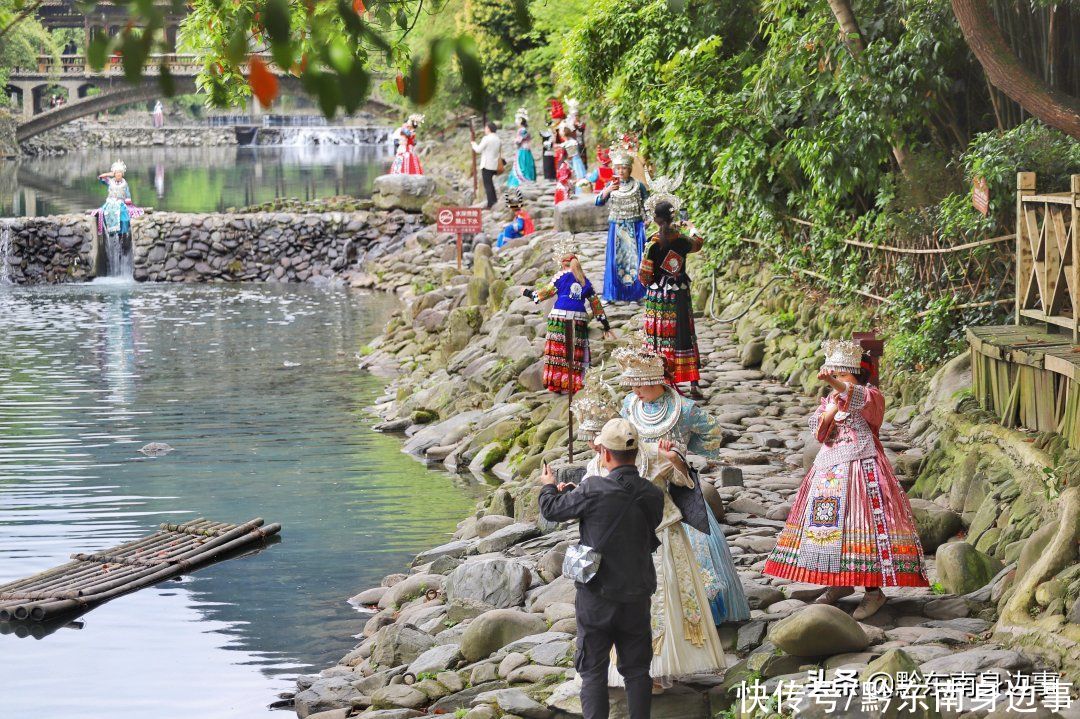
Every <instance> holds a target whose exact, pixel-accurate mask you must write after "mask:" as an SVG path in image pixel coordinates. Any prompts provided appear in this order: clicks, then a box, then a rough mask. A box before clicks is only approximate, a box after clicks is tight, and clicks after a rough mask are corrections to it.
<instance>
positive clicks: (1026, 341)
mask: <svg viewBox="0 0 1080 719" xmlns="http://www.w3.org/2000/svg"><path fill="white" fill-rule="evenodd" d="M1035 179H1036V178H1035V174H1034V173H1031V172H1021V173H1019V174H1018V175H1017V176H1016V243H1015V248H1016V252H1015V269H1014V272H1015V275H1016V294H1015V298H1014V303H1015V308H1016V311H1015V323H1014V324H1012V325H1008V326H999V327H970V328H968V344H969V345H970V346H971V363H972V391H973V393H974V396H975V398H976V399H978V400H979V403H980V404H981V405H982V407H983V408H984V409H987V410H990V411H992V412H993V413H994V414H995V415H996V416H997V417H998V420H999V422H1000V423H1001V424H1002V425H1004V426H1005V427H1019V428H1023V429H1028V430H1034V431H1038V432H1054V433H1057V434H1060V435H1061V436H1063V437H1064V438H1065V440H1066V442H1067V443H1068V445H1069V446H1070V447H1072V448H1073V449H1080V353H1078V351H1077V350H1078V349H1080V348H1078V346H1077V343H1078V342H1080V337H1078V329H1080V327H1078V322H1080V318H1078V315H1080V309H1078V308H1080V278H1078V272H1080V245H1078V244H1077V240H1078V239H1080V238H1078V237H1077V233H1078V232H1080V230H1078V229H1077V228H1078V227H1080V222H1078V213H1080V175H1073V176H1072V178H1071V182H1070V188H1069V191H1068V192H1052V193H1042V194H1039V193H1038V192H1037V191H1036V186H1035Z"/></svg>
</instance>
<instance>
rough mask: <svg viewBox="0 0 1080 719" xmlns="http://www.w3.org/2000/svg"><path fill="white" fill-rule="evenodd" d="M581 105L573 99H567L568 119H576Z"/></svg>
mask: <svg viewBox="0 0 1080 719" xmlns="http://www.w3.org/2000/svg"><path fill="white" fill-rule="evenodd" d="M580 105H581V103H579V102H578V101H577V100H575V99H574V98H572V97H568V98H566V114H567V116H568V117H574V116H576V115H577V114H578V107H579V106H580Z"/></svg>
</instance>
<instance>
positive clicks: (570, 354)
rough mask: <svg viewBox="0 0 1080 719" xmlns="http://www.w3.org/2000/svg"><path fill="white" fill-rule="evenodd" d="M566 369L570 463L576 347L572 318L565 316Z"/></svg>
mask: <svg viewBox="0 0 1080 719" xmlns="http://www.w3.org/2000/svg"><path fill="white" fill-rule="evenodd" d="M565 337H566V369H567V370H568V371H569V374H570V390H569V392H567V394H566V421H567V429H568V432H567V435H566V453H567V458H568V459H569V461H570V463H571V464H572V463H573V462H574V381H575V379H576V378H577V371H576V370H575V367H574V360H576V359H577V349H576V348H575V347H574V343H575V337H574V319H573V318H572V317H571V318H567V320H566V333H565Z"/></svg>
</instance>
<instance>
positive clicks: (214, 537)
mask: <svg viewBox="0 0 1080 719" xmlns="http://www.w3.org/2000/svg"><path fill="white" fill-rule="evenodd" d="M280 531H281V525H280V524H269V525H266V526H263V520H262V519H261V518H256V519H253V520H251V521H250V522H245V523H244V524H226V523H223V522H211V521H209V520H206V519H202V518H199V519H193V520H191V521H189V522H184V523H183V524H162V525H160V529H159V530H158V531H157V532H154V533H153V534H152V535H150V536H149V537H143V538H142V539H136V540H133V541H130V542H127V543H125V544H121V545H119V546H116V547H112V548H111V549H106V550H103V551H100V552H95V553H93V554H72V555H71V559H72V561H70V562H68V563H67V564H63V565H61V566H59V567H54V568H53V569H49V570H46V571H44V572H41V573H39V574H35V575H33V576H32V577H27V578H25V579H19V580H16V581H14V582H9V583H8V584H4V585H0V622H11V621H16V622H23V621H33V622H42V621H46V620H49V619H53V618H55V617H57V616H60V615H66V614H70V613H74V612H79V611H84V610H86V609H87V608H90V607H91V606H93V605H96V604H100V603H101V602H105V601H108V600H110V599H114V598H115V597H118V596H120V595H122V594H127V593H128V592H132V591H135V590H136V589H142V588H144V587H149V586H151V585H153V584H157V583H158V582H161V581H164V580H166V579H170V578H172V577H175V576H177V575H179V574H184V573H186V572H188V571H191V570H193V569H196V568H197V567H200V566H203V565H206V564H209V563H211V562H213V561H215V560H217V559H222V558H225V556H226V555H228V554H230V553H232V552H236V551H237V550H242V549H246V548H249V547H251V546H253V545H255V544H257V543H262V542H264V541H265V540H266V539H267V538H268V537H271V536H273V535H275V534H277V533H278V532H280Z"/></svg>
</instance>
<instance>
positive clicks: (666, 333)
mask: <svg viewBox="0 0 1080 719" xmlns="http://www.w3.org/2000/svg"><path fill="white" fill-rule="evenodd" d="M678 186H679V181H678V180H672V179H670V178H667V177H657V178H656V179H654V180H652V181H651V182H650V183H649V191H650V195H649V199H648V200H646V201H645V210H646V212H647V214H648V215H650V216H651V219H652V221H653V222H654V223H656V228H657V230H656V232H655V233H654V234H653V235H652V236H651V237H650V238H649V241H648V243H647V244H646V245H645V251H644V254H643V256H642V259H641V268H640V270H639V271H638V279H639V280H640V281H641V284H642V285H644V287H645V334H646V335H648V342H649V345H650V346H651V347H652V348H653V349H654V350H656V351H657V352H659V353H660V354H662V355H663V356H664V364H665V365H666V366H667V372H668V378H669V380H670V381H671V382H672V384H674V385H675V386H678V385H680V384H683V383H685V382H689V383H690V396H691V397H693V398H694V399H702V394H701V390H700V389H698V382H699V380H700V379H701V355H700V354H699V352H698V343H697V332H696V330H695V329H694V309H693V305H692V302H691V296H690V276H689V275H688V274H687V273H686V261H687V257H688V256H689V255H690V254H691V253H694V252H698V251H699V250H700V249H701V247H702V245H704V243H705V239H704V238H703V237H702V236H701V235H700V234H698V231H697V228H695V227H694V226H693V225H691V224H689V223H688V222H686V221H679V222H676V220H675V216H676V213H678V212H679V209H680V207H681V206H682V203H681V202H680V200H679V198H678V197H676V196H675V194H674V193H675V190H676V189H677V188H678ZM684 229H685V230H688V232H687V233H686V234H684V233H683V230H684Z"/></svg>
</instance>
